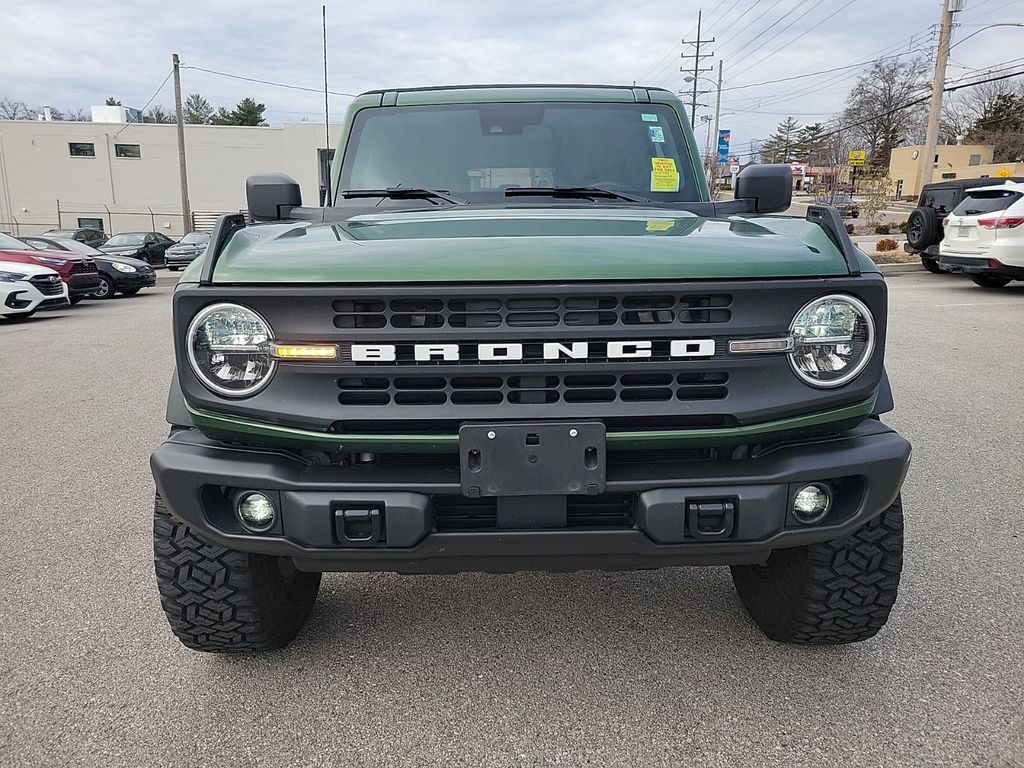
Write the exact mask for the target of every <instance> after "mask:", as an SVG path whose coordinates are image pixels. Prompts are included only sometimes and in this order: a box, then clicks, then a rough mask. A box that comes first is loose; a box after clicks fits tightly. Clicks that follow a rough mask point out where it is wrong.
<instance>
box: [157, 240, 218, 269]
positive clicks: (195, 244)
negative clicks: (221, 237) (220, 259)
mask: <svg viewBox="0 0 1024 768" xmlns="http://www.w3.org/2000/svg"><path fill="white" fill-rule="evenodd" d="M209 242H210V233H209V232H189V233H188V234H187V235H185V236H184V237H183V238H181V240H179V241H178V243H177V244H176V245H172V246H171V247H170V248H168V249H167V251H166V252H165V253H164V258H166V259H167V268H168V269H169V270H171V271H172V272H176V271H177V270H178V269H180V268H181V267H187V266H188V265H189V264H191V263H192V262H193V261H195V259H196V258H197V257H199V256H201V255H202V253H203V251H205V250H206V246H207V245H208V244H209Z"/></svg>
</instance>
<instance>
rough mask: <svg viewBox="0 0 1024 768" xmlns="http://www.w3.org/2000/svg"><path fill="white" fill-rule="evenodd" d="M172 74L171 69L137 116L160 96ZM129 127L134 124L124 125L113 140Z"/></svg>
mask: <svg viewBox="0 0 1024 768" xmlns="http://www.w3.org/2000/svg"><path fill="white" fill-rule="evenodd" d="M173 74H174V70H173V69H172V70H171V71H170V72H168V73H167V77H165V78H164V79H163V82H162V83H160V87H158V88H157V89H156V91H155V92H154V93H153V95H152V96H150V97H149V101H147V102H146V103H145V104H144V105H143V107H142V109H140V110H139V115H141V114H142V113H143V112H145V111H146V109H147V107H149V105H150V104H152V103H153V101H154V100H155V99H156V97H157V96H159V95H160V91H162V90H163V89H164V86H165V85H167V81H168V80H170V79H171V75H173ZM129 125H136V123H126V124H125V126H124V128H121V129H120V130H118V132H117V133H115V134H114V138H115V139H116V138H117V137H118V136H120V135H121V131H123V130H124V129H125V128H127V127H128V126H129Z"/></svg>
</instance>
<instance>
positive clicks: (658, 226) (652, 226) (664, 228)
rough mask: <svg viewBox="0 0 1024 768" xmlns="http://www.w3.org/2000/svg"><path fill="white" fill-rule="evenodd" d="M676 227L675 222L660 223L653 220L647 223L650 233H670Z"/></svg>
mask: <svg viewBox="0 0 1024 768" xmlns="http://www.w3.org/2000/svg"><path fill="white" fill-rule="evenodd" d="M674 226H675V222H674V221H659V220H657V219H652V220H651V221H648V222H647V231H648V232H668V231H669V230H670V229H672V227H674Z"/></svg>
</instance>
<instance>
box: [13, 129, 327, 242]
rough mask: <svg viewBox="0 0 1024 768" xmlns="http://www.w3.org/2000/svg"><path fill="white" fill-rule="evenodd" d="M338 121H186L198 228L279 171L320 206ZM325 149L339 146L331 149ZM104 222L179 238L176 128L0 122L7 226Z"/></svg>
mask: <svg viewBox="0 0 1024 768" xmlns="http://www.w3.org/2000/svg"><path fill="white" fill-rule="evenodd" d="M339 134H340V126H338V125H332V126H331V127H330V144H329V145H328V143H327V140H326V135H325V128H324V126H323V124H317V123H286V124H285V125H284V126H281V127H248V126H245V127H242V126H219V125H186V126H185V147H186V160H187V171H188V190H189V202H190V204H191V208H192V210H193V211H194V212H195V215H194V220H195V225H196V226H198V227H199V228H201V229H208V228H209V227H210V226H212V221H213V219H214V218H215V216H216V215H219V214H222V213H231V212H236V213H237V212H238V211H240V210H244V209H245V207H246V202H245V180H246V178H247V177H248V176H250V175H252V174H254V173H265V172H268V171H281V172H283V173H287V174H288V175H290V176H292V177H293V178H294V179H295V180H296V181H298V182H299V185H300V186H301V188H302V201H303V203H304V204H306V205H318V204H319V203H320V194H321V186H322V185H325V184H326V180H327V174H328V162H329V158H330V157H331V156H332V155H333V146H334V144H335V142H336V141H337V140H338V136H339ZM328 146H330V147H331V148H332V149H331V150H328ZM97 225H102V228H103V229H104V231H106V232H109V233H114V232H125V231H131V230H150V229H153V230H157V231H161V232H165V233H167V234H168V235H170V236H172V237H173V236H178V235H181V234H182V232H183V229H184V221H183V218H182V215H181V192H180V187H179V182H178V139H177V126H175V125H173V124H171V125H167V124H157V123H134V122H133V123H127V124H116V123H98V122H94V123H85V122H82V123H78V122H58V121H30V120H0V231H6V232H11V233H15V234H23V235H29V234H38V233H40V232H42V231H44V230H46V229H50V228H53V227H58V226H59V227H68V228H70V227H78V226H97Z"/></svg>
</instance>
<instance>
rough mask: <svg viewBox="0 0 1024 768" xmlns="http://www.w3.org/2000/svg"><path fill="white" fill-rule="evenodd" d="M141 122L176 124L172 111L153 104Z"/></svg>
mask: <svg viewBox="0 0 1024 768" xmlns="http://www.w3.org/2000/svg"><path fill="white" fill-rule="evenodd" d="M143 121H144V122H147V123H174V122H177V118H176V117H175V115H174V110H173V109H168V108H166V107H162V106H160V105H159V104H154V105H153V106H152V107H150V108H149V110H148V111H147V112H146V114H145V115H144V116H143Z"/></svg>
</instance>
